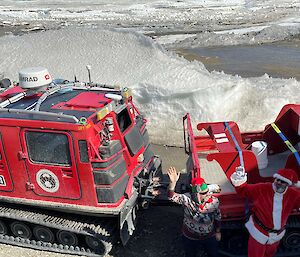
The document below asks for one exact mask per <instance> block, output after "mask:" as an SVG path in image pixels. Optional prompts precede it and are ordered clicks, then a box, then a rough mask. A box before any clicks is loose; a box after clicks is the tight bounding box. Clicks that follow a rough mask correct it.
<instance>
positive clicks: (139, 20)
mask: <svg viewBox="0 0 300 257" xmlns="http://www.w3.org/2000/svg"><path fill="white" fill-rule="evenodd" d="M299 9H300V2H299V1H294V0H282V1H278V0H205V1H204V0H203V1H199V0H168V1H162V0H161V1H160V0H86V1H80V0H72V1H71V0H65V1H58V0H53V1H46V0H24V1H22V0H18V1H16V0H2V1H1V4H0V26H3V27H5V26H14V27H18V26H25V27H26V26H29V28H27V30H32V28H35V29H38V28H41V29H46V30H47V29H51V30H50V31H44V32H38V33H31V34H28V35H22V36H13V35H10V36H4V37H0V49H1V50H0V56H1V57H0V60H1V62H0V77H1V75H3V76H5V77H10V78H13V79H14V80H17V72H18V70H20V69H21V68H24V67H30V66H42V67H46V68H48V69H49V71H50V73H51V74H52V75H53V77H55V78H65V79H70V80H73V78H74V75H76V76H77V78H78V79H80V80H85V81H87V80H88V75H87V71H86V68H85V66H86V65H91V66H92V80H93V81H95V82H100V83H106V84H118V85H121V86H127V87H131V88H133V93H134V98H135V100H136V101H137V102H136V105H137V106H138V108H139V109H140V110H141V112H142V113H144V114H145V116H146V117H147V118H148V121H149V129H148V131H149V132H150V136H151V140H152V142H155V143H163V144H168V145H181V144H182V141H183V139H182V117H183V115H184V114H185V113H186V112H189V113H191V116H192V120H193V123H194V125H195V124H196V122H201V121H202V122H204V121H223V120H234V121H237V122H238V123H239V125H240V127H241V130H252V129H263V127H264V125H266V123H269V122H272V121H273V120H274V119H275V117H276V115H277V114H278V112H279V110H280V109H281V107H282V106H283V105H284V104H287V103H299V100H300V95H299V93H298V92H299V82H298V81H297V80H295V79H293V78H291V79H286V80H284V79H274V78H270V77H269V76H268V75H264V76H262V77H257V78H247V79H245V78H241V77H239V76H231V75H226V74H224V73H222V72H221V73H220V72H208V71H207V70H206V69H205V67H204V65H203V64H202V63H201V62H197V61H194V62H189V61H187V60H185V59H184V58H181V57H178V56H177V55H176V54H175V53H173V52H172V51H170V49H173V48H184V47H188V48H190V47H199V46H218V45H237V44H260V43H265V42H275V41H278V40H283V39H291V38H297V37H299V33H300V31H299V27H300V19H299ZM64 27H67V28H64ZM62 28H63V29H62ZM138 32H143V34H146V35H147V34H148V35H152V37H153V38H154V39H151V38H150V37H146V36H144V35H142V34H140V33H138Z"/></svg>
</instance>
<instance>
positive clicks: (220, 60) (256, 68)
mask: <svg viewBox="0 0 300 257" xmlns="http://www.w3.org/2000/svg"><path fill="white" fill-rule="evenodd" d="M176 52H177V54H178V55H180V56H183V57H184V58H186V59H187V60H189V61H195V60H197V61H200V62H202V63H203V64H204V65H205V67H206V68H207V69H208V70H209V71H214V70H215V71H224V73H226V74H232V75H239V76H241V77H259V76H262V75H264V74H268V75H269V76H270V77H274V78H285V79H288V78H296V79H297V80H300V40H299V39H294V40H290V41H282V42H276V43H272V44H262V45H248V46H246V45H241V46H219V47H198V48H193V49H178V50H176Z"/></svg>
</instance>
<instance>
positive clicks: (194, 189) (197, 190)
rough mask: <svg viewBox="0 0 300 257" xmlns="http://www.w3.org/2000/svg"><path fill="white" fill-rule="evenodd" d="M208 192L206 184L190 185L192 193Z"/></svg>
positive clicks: (202, 193)
mask: <svg viewBox="0 0 300 257" xmlns="http://www.w3.org/2000/svg"><path fill="white" fill-rule="evenodd" d="M207 192H208V187H207V184H205V183H203V184H201V185H195V186H192V193H198V194H201V195H205V194H206V193H207Z"/></svg>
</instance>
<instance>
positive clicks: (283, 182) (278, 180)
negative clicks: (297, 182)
mask: <svg viewBox="0 0 300 257" xmlns="http://www.w3.org/2000/svg"><path fill="white" fill-rule="evenodd" d="M275 181H276V182H279V183H281V184H286V185H287V184H288V183H286V182H285V181H283V180H281V179H278V178H276V179H275Z"/></svg>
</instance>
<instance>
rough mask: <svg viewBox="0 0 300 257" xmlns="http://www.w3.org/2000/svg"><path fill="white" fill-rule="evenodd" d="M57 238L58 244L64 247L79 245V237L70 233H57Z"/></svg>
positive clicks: (61, 231)
mask: <svg viewBox="0 0 300 257" xmlns="http://www.w3.org/2000/svg"><path fill="white" fill-rule="evenodd" d="M56 236H57V240H58V242H59V243H61V244H63V245H73V246H75V245H77V242H78V240H77V236H76V235H75V234H74V233H72V232H70V231H65V230H60V231H58V232H57V235H56Z"/></svg>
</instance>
